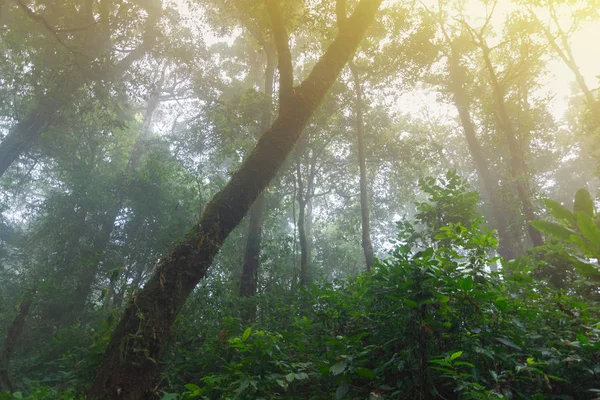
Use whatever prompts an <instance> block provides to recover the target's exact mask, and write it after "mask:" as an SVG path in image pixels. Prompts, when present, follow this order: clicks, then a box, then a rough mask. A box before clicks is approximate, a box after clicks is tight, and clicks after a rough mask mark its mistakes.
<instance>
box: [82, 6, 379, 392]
mask: <svg viewBox="0 0 600 400" xmlns="http://www.w3.org/2000/svg"><path fill="white" fill-rule="evenodd" d="M380 3H381V0H361V1H360V3H359V4H358V5H357V6H356V10H355V11H354V13H353V15H352V17H351V18H350V22H351V23H349V24H347V25H346V26H345V27H344V28H342V29H340V31H339V33H338V35H337V37H336V38H335V40H334V41H333V43H332V44H331V46H330V47H329V49H328V50H327V52H326V53H325V54H324V55H323V56H322V57H321V59H320V60H319V61H318V62H317V64H316V65H315V67H314V68H313V70H312V71H311V73H310V75H309V76H308V78H307V79H306V80H305V81H304V82H303V83H302V84H300V86H298V87H296V88H294V90H293V91H292V92H291V93H290V96H289V99H288V100H287V101H286V102H285V103H284V106H283V107H281V108H280V113H279V116H278V118H277V120H276V121H275V122H274V123H273V125H272V126H271V128H270V129H268V130H267V131H266V132H265V133H264V134H263V135H262V136H261V138H260V139H259V141H258V143H257V145H256V147H255V149H254V150H253V151H252V153H251V154H250V155H249V156H248V158H247V159H246V160H245V162H244V163H243V165H242V166H241V167H240V169H239V170H238V171H237V172H236V173H235V174H234V175H233V176H232V178H231V180H230V181H229V183H227V185H225V187H224V188H223V189H222V190H221V191H220V192H218V193H217V194H216V195H215V196H214V197H213V199H212V200H211V201H210V202H209V203H208V204H207V206H206V208H205V211H204V213H203V214H202V217H201V219H200V221H199V223H198V225H197V226H196V227H195V228H194V229H192V231H191V232H190V233H189V234H188V236H187V238H186V239H185V240H184V241H183V242H182V243H180V244H178V245H177V246H176V247H175V249H174V250H173V252H172V254H171V255H170V256H168V257H165V258H164V259H163V260H162V261H161V262H160V264H159V265H158V266H157V267H156V270H155V272H154V274H153V276H152V277H151V278H150V280H149V281H148V282H147V283H146V285H145V286H144V288H143V289H141V290H140V291H139V292H138V293H137V294H136V295H134V296H133V297H132V299H131V301H130V302H129V304H128V305H127V306H126V308H125V310H124V311H123V315H122V317H121V320H120V322H119V324H118V325H117V327H116V328H115V330H114V332H113V334H112V336H111V339H110V342H109V344H108V347H107V349H106V352H105V355H104V359H103V360H102V363H101V365H100V367H99V369H98V372H97V375H96V377H95V379H94V382H93V384H92V386H91V390H90V392H89V398H90V399H123V400H124V399H127V400H129V399H139V398H143V397H144V396H146V395H147V394H149V393H150V392H151V391H152V385H153V378H154V376H155V374H156V372H157V368H158V362H159V359H160V356H161V353H162V350H163V347H164V346H165V342H166V341H167V339H168V337H169V332H170V330H171V326H172V325H173V323H174V321H175V318H176V317H177V315H178V313H179V311H180V310H181V307H182V306H183V304H184V303H185V301H186V299H187V297H188V296H189V295H190V293H191V292H192V290H193V289H194V288H195V287H196V285H197V284H198V282H199V281H200V280H201V279H202V278H204V277H205V276H206V272H207V270H208V268H209V266H210V265H211V263H212V261H213V259H214V257H215V255H216V254H217V252H218V251H219V249H220V247H221V246H222V244H223V242H224V240H225V239H226V238H227V236H228V235H229V234H230V232H231V231H232V230H233V229H234V228H235V227H236V226H237V225H238V224H239V223H240V221H241V220H242V218H243V217H244V215H245V214H246V213H247V212H248V210H249V208H250V206H251V205H252V203H253V202H254V201H255V200H256V198H257V197H258V195H259V194H260V192H261V191H263V190H264V188H265V187H266V186H267V185H268V184H269V182H270V181H271V180H272V179H273V177H274V176H275V174H276V173H277V171H278V170H279V168H280V167H281V166H282V165H283V163H284V161H285V159H286V158H287V156H288V154H289V153H290V151H291V150H292V148H293V146H294V144H295V143H296V141H297V140H298V137H299V136H300V134H301V132H302V129H303V128H304V126H305V125H306V124H307V122H308V120H309V118H310V117H311V115H312V114H313V113H314V111H315V109H316V108H317V107H318V106H319V104H320V103H321V101H322V100H323V98H324V96H325V94H326V93H327V91H328V90H329V88H330V87H331V86H332V85H333V83H334V82H335V80H336V79H337V77H338V75H339V73H340V71H341V70H342V68H343V67H344V65H345V64H346V63H347V62H348V60H349V59H350V58H351V57H352V55H353V54H354V52H355V50H356V48H357V46H358V44H359V42H360V40H361V39H362V37H363V35H364V33H365V31H366V29H367V27H368V26H369V24H370V23H371V22H372V20H373V18H374V16H375V13H376V11H377V9H378V8H379V5H380Z"/></svg>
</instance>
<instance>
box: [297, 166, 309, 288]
mask: <svg viewBox="0 0 600 400" xmlns="http://www.w3.org/2000/svg"><path fill="white" fill-rule="evenodd" d="M300 165H301V162H300V160H298V161H297V162H296V176H297V178H298V241H299V242H300V274H299V279H298V280H299V285H300V287H305V286H306V284H307V283H308V242H307V240H306V193H305V189H304V181H303V180H302V171H301V168H300Z"/></svg>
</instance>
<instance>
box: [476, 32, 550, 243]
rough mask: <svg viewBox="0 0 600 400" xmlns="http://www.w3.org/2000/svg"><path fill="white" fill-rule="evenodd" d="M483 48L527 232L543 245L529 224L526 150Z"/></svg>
mask: <svg viewBox="0 0 600 400" xmlns="http://www.w3.org/2000/svg"><path fill="white" fill-rule="evenodd" d="M481 48H482V52H483V59H484V62H485V65H486V68H487V70H488V73H489V76H490V81H491V84H492V92H493V96H494V98H495V102H496V113H495V114H496V120H497V121H498V126H499V127H500V130H501V131H502V132H503V133H504V137H505V138H506V142H507V144H508V149H509V152H510V171H511V175H512V178H513V179H514V181H515V186H516V189H517V195H518V196H519V201H520V202H521V207H522V210H523V216H524V218H525V224H526V226H527V232H528V233H529V237H530V239H531V242H532V243H533V245H534V246H542V245H543V244H544V240H543V239H542V234H541V233H540V231H538V230H537V229H535V228H534V227H533V226H532V225H531V224H529V222H530V221H534V220H535V219H536V216H535V212H534V207H533V204H532V202H531V198H530V193H529V185H528V181H529V179H530V177H529V171H528V168H527V164H526V162H525V157H524V154H523V153H524V151H523V148H522V146H520V145H519V141H518V140H517V136H516V132H515V130H514V128H513V125H512V122H511V120H510V117H509V116H508V112H507V111H506V106H505V104H504V101H505V100H504V90H503V88H502V86H501V84H500V82H499V81H498V77H497V76H496V72H495V70H494V67H493V65H492V61H491V59H490V54H489V53H490V49H489V48H488V47H487V46H486V45H485V44H484V43H483V40H482V42H481Z"/></svg>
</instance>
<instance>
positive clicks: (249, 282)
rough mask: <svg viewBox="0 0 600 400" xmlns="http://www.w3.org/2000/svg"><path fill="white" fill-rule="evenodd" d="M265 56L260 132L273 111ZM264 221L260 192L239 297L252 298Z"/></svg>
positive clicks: (271, 64) (270, 65)
mask: <svg viewBox="0 0 600 400" xmlns="http://www.w3.org/2000/svg"><path fill="white" fill-rule="evenodd" d="M265 53H266V55H267V66H266V68H265V90H264V91H265V105H264V109H263V114H262V120H261V123H260V127H261V132H264V131H265V130H267V129H268V128H269V124H270V123H271V112H272V109H273V77H274V76H275V59H274V56H273V54H272V51H271V50H270V49H269V48H267V46H265ZM264 219H265V194H264V192H261V193H260V194H259V195H258V197H257V199H256V201H255V202H254V204H253V205H252V208H250V223H249V226H248V235H247V237H246V252H245V253H244V265H243V267H242V279H241V282H240V290H239V295H240V296H243V297H250V296H254V294H255V293H256V284H257V279H258V268H259V266H260V249H261V240H262V227H263V222H264ZM254 313H255V309H254V307H252V309H251V310H248V313H247V314H249V315H248V317H251V315H253V314H254Z"/></svg>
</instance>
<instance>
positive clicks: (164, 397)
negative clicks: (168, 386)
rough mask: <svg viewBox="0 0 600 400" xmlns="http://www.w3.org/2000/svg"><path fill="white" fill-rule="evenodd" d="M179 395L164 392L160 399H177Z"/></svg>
mask: <svg viewBox="0 0 600 400" xmlns="http://www.w3.org/2000/svg"><path fill="white" fill-rule="evenodd" d="M178 398H179V395H178V394H177V393H165V394H164V395H163V397H161V398H160V400H177V399H178Z"/></svg>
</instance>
